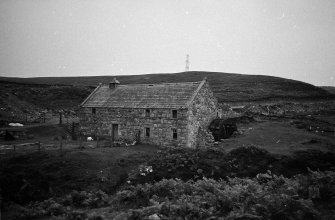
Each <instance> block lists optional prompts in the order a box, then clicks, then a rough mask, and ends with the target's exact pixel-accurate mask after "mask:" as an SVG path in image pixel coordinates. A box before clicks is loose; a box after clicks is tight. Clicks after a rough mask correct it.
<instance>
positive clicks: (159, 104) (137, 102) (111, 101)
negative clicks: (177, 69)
mask: <svg viewBox="0 0 335 220" xmlns="http://www.w3.org/2000/svg"><path fill="white" fill-rule="evenodd" d="M219 115H220V111H219V109H218V103H217V99H216V98H215V97H214V95H213V92H212V91H211V89H210V86H209V84H208V82H207V80H206V78H205V79H204V80H203V81H201V82H181V83H162V84H129V85H121V84H120V83H119V82H118V81H117V80H116V79H114V80H113V81H112V82H111V83H109V85H102V84H100V85H99V86H98V87H97V88H96V89H95V90H94V91H93V92H92V93H91V94H90V95H89V96H88V97H87V98H86V100H85V101H84V102H83V103H82V104H81V113H80V130H81V133H82V134H84V135H87V136H88V135H90V136H105V137H106V136H107V137H109V138H111V139H112V140H120V139H121V140H124V141H133V140H136V141H138V142H141V143H146V144H154V145H160V146H187V147H196V146H198V145H199V143H203V140H199V138H201V137H203V136H206V135H201V134H200V132H201V131H203V130H207V126H208V125H209V124H210V122H211V120H212V119H214V118H216V117H218V116H219ZM202 133H203V132H202Z"/></svg>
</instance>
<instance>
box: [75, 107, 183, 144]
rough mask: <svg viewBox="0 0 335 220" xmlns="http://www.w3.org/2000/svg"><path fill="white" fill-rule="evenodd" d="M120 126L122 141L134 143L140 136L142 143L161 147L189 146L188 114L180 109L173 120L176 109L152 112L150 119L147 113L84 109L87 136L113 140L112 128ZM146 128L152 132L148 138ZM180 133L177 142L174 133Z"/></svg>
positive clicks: (139, 110) (82, 130)
mask: <svg viewBox="0 0 335 220" xmlns="http://www.w3.org/2000/svg"><path fill="white" fill-rule="evenodd" d="M113 124H118V127H119V132H118V136H119V139H122V140H127V141H133V140H135V137H136V135H137V134H138V133H139V134H140V142H141V143H146V144H154V145H160V146H170V145H174V146H185V145H186V143H187V137H188V136H187V130H186V128H187V110H186V109H178V110H177V118H176V119H175V118H172V109H150V117H146V113H145V109H124V108H96V113H95V114H92V108H82V109H81V114H80V128H81V132H82V134H84V135H93V136H97V135H98V136H111V135H112V125H113ZM145 128H150V137H146V135H145ZM173 128H175V129H177V139H174V138H173V133H172V129H173Z"/></svg>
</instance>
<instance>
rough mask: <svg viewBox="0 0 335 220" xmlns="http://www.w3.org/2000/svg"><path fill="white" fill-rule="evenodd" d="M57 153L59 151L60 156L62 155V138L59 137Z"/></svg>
mask: <svg viewBox="0 0 335 220" xmlns="http://www.w3.org/2000/svg"><path fill="white" fill-rule="evenodd" d="M59 151H60V155H62V153H63V138H62V136H60V143H59Z"/></svg>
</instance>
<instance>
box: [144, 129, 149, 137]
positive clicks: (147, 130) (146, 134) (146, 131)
mask: <svg viewBox="0 0 335 220" xmlns="http://www.w3.org/2000/svg"><path fill="white" fill-rule="evenodd" d="M145 136H146V137H150V128H145Z"/></svg>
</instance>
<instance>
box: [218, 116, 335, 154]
mask: <svg viewBox="0 0 335 220" xmlns="http://www.w3.org/2000/svg"><path fill="white" fill-rule="evenodd" d="M324 117H325V116H324ZM291 121H292V120H284V119H282V120H276V121H268V120H260V121H258V122H252V123H248V124H240V125H239V130H242V131H243V133H242V134H241V135H238V136H236V137H234V138H230V139H226V140H224V141H223V143H221V144H220V146H222V147H223V148H224V149H226V150H231V149H235V148H237V147H243V146H249V145H254V146H257V147H260V148H263V149H265V150H267V151H269V152H271V153H276V154H291V153H292V152H294V151H297V150H308V149H315V150H321V151H329V152H333V153H335V133H329V134H328V135H324V134H323V133H322V132H321V131H320V133H315V132H310V131H306V130H304V129H298V128H297V127H295V126H294V125H291V123H290V122H291Z"/></svg>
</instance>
